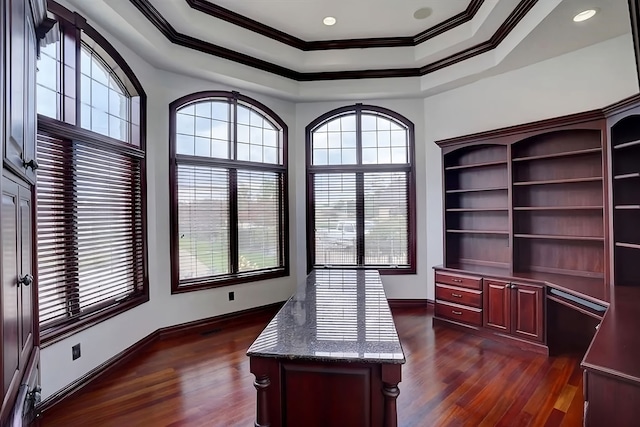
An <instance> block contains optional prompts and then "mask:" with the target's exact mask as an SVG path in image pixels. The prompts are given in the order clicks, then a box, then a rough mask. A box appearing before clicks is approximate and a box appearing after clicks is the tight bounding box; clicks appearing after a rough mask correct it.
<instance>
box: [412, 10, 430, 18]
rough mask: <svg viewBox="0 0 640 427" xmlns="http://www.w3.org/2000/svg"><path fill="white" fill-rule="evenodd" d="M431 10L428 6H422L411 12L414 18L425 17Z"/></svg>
mask: <svg viewBox="0 0 640 427" xmlns="http://www.w3.org/2000/svg"><path fill="white" fill-rule="evenodd" d="M432 12H433V10H432V9H431V8H430V7H423V8H422V9H418V10H416V11H415V12H413V17H414V18H416V19H427V18H428V17H430V16H431V13H432Z"/></svg>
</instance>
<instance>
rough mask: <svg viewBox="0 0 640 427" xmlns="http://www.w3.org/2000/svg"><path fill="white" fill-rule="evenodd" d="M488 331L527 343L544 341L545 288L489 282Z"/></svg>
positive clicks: (486, 320)
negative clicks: (523, 340)
mask: <svg viewBox="0 0 640 427" xmlns="http://www.w3.org/2000/svg"><path fill="white" fill-rule="evenodd" d="M484 283H485V289H484V295H485V303H484V311H485V323H484V326H485V327H486V328H490V329H495V330H497V331H501V332H504V333H506V334H511V335H513V336H514V337H518V338H523V339H527V340H533V341H540V342H542V341H543V340H544V286H542V285H531V284H524V283H511V282H503V281H499V280H485V281H484Z"/></svg>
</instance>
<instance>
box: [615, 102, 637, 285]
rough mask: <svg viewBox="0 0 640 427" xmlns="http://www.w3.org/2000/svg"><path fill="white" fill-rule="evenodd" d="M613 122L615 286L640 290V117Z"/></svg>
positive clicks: (628, 116) (632, 114) (633, 113)
mask: <svg viewBox="0 0 640 427" xmlns="http://www.w3.org/2000/svg"><path fill="white" fill-rule="evenodd" d="M616 119H618V120H617V121H616V122H615V124H613V125H612V126H611V134H610V138H611V175H612V178H613V179H612V182H611V187H612V193H613V194H612V196H613V212H612V214H613V229H614V232H613V246H614V247H613V264H614V268H613V275H614V283H615V284H616V285H622V286H640V268H638V266H637V265H636V264H637V263H638V261H639V260H640V114H638V112H635V111H632V112H631V114H629V115H627V116H626V117H623V118H619V117H617V118H616ZM614 120H615V119H614Z"/></svg>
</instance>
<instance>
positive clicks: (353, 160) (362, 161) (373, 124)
mask: <svg viewBox="0 0 640 427" xmlns="http://www.w3.org/2000/svg"><path fill="white" fill-rule="evenodd" d="M413 153H414V129H413V124H412V123H411V122H410V121H409V120H408V119H406V118H404V117H403V116H401V115H399V114H397V113H395V112H393V111H389V110H387V109H384V108H380V107H375V106H365V105H361V104H358V105H355V106H351V107H344V108H340V109H338V110H334V111H332V112H329V113H327V114H325V115H323V116H321V117H319V118H318V119H316V120H315V121H314V122H312V123H311V124H310V125H309V126H307V179H308V186H307V188H308V189H309V190H310V191H308V194H307V197H308V199H307V209H308V213H309V215H308V217H309V218H310V221H309V222H308V230H307V235H308V239H307V242H308V265H309V268H317V267H325V268H327V267H329V268H330V267H339V268H345V267H347V268H348V267H352V268H377V269H380V270H381V272H382V273H410V272H415V245H416V242H415V184H414V183H415V178H414V154H413Z"/></svg>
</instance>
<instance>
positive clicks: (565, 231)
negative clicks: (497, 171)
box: [511, 129, 606, 278]
mask: <svg viewBox="0 0 640 427" xmlns="http://www.w3.org/2000/svg"><path fill="white" fill-rule="evenodd" d="M511 153H512V165H513V166H512V167H513V171H512V178H513V209H514V214H513V233H514V234H513V237H514V247H513V250H514V258H513V259H514V267H513V268H514V272H515V273H516V274H517V273H518V272H543V273H555V274H567V275H576V276H586V277H598V278H603V277H604V265H605V261H604V260H605V255H606V251H605V249H606V248H605V243H604V240H605V233H604V217H603V205H604V194H603V188H604V185H603V160H602V159H603V157H602V135H601V131H600V130H598V129H570V130H558V131H553V132H549V133H543V134H540V135H536V136H534V137H530V138H526V139H524V140H522V141H518V142H516V143H514V144H513V146H512V149H511Z"/></svg>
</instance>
